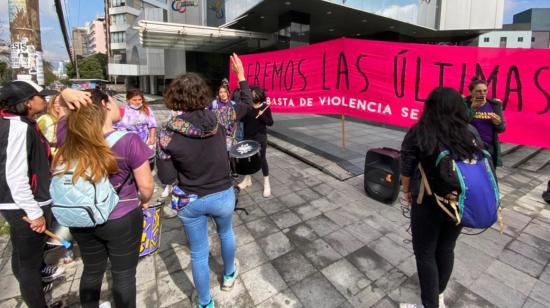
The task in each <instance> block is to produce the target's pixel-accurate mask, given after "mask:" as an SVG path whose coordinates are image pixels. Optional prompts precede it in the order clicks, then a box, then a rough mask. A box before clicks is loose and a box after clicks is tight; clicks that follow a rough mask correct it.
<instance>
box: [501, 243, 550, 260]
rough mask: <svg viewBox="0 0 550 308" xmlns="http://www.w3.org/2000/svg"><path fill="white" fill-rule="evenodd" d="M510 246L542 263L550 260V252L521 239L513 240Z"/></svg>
mask: <svg viewBox="0 0 550 308" xmlns="http://www.w3.org/2000/svg"><path fill="white" fill-rule="evenodd" d="M508 248H509V249H511V250H513V251H515V252H517V253H519V254H521V255H523V256H526V257H527V258H529V259H531V260H533V261H535V262H538V263H540V264H542V265H545V264H546V262H548V260H550V253H547V252H545V251H543V250H541V249H539V248H536V247H533V246H531V245H529V244H526V243H524V242H522V241H519V240H515V241H512V242H511V243H510V245H508Z"/></svg>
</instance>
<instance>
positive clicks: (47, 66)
mask: <svg viewBox="0 0 550 308" xmlns="http://www.w3.org/2000/svg"><path fill="white" fill-rule="evenodd" d="M44 80H45V82H46V85H49V84H50V83H52V82H54V81H56V80H57V76H55V74H54V73H53V65H52V64H51V63H50V62H48V61H44Z"/></svg>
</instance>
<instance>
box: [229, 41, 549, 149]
mask: <svg viewBox="0 0 550 308" xmlns="http://www.w3.org/2000/svg"><path fill="white" fill-rule="evenodd" d="M241 58H242V60H243V63H244V67H245V73H246V75H247V80H248V82H249V83H250V84H251V85H258V86H261V87H264V88H265V89H266V91H267V95H268V97H269V103H270V104H271V107H272V109H273V111H274V112H287V113H317V114H345V115H348V116H352V117H357V118H361V119H365V120H370V121H375V122H380V123H387V124H392V125H397V126H404V127H410V126H411V125H413V124H414V123H416V121H417V120H418V118H419V117H420V115H421V112H422V108H423V104H424V101H425V99H426V97H427V96H428V94H429V92H430V91H431V90H432V89H433V88H434V87H436V86H439V85H444V86H448V87H452V88H455V89H456V90H458V91H460V92H461V93H463V94H464V95H468V84H469V82H470V80H471V78H472V77H474V76H480V77H481V78H483V79H485V80H487V81H488V83H489V94H488V97H497V98H499V99H500V100H502V102H503V106H504V109H505V112H504V118H505V122H506V132H504V133H503V134H501V135H500V136H501V141H504V142H510V143H516V144H523V145H530V146H538V147H544V148H550V138H548V137H547V136H546V132H547V131H550V118H549V114H550V67H549V66H550V50H546V49H506V48H478V47H456V46H438V45H422V44H409V43H392V42H379V41H367V40H355V39H337V40H333V41H328V42H324V43H319V44H314V45H310V46H305V47H300V48H294V49H287V50H281V51H274V52H265V53H258V54H250V55H243V56H242V57H241ZM231 81H232V85H233V86H234V85H235V84H236V83H235V81H236V80H235V76H231Z"/></svg>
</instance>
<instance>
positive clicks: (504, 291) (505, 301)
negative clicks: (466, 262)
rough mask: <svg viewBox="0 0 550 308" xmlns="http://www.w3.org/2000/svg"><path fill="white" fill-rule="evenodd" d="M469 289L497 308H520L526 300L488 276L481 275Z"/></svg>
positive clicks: (520, 294)
mask: <svg viewBox="0 0 550 308" xmlns="http://www.w3.org/2000/svg"><path fill="white" fill-rule="evenodd" d="M470 289H471V290H472V291H473V292H475V293H477V294H478V295H480V296H481V297H483V298H485V299H487V300H488V301H489V302H490V303H492V304H494V305H496V306H498V307H521V305H522V304H523V303H524V302H525V299H526V298H527V296H525V295H523V294H522V293H521V292H519V291H517V290H515V289H513V288H510V287H508V286H507V285H506V284H504V283H503V282H501V281H500V280H498V279H497V278H493V277H492V276H491V275H488V274H483V275H481V277H480V278H479V279H478V280H477V281H476V282H474V284H473V285H472V287H471V288H470Z"/></svg>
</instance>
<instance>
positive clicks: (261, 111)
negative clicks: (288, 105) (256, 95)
mask: <svg viewBox="0 0 550 308" xmlns="http://www.w3.org/2000/svg"><path fill="white" fill-rule="evenodd" d="M267 108H269V105H267V107H265V108H264V109H263V110H260V112H258V115H257V116H256V119H257V118H259V117H260V116H261V115H262V114H263V113H264V111H266V110H267Z"/></svg>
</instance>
